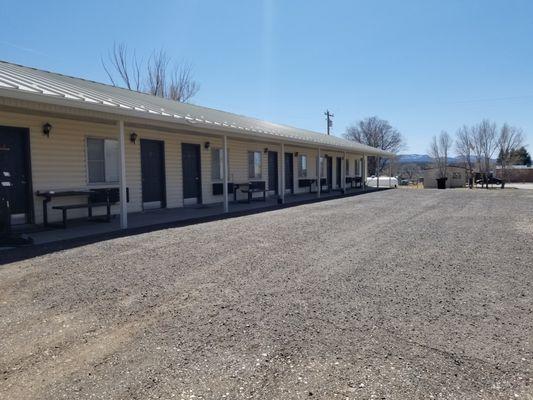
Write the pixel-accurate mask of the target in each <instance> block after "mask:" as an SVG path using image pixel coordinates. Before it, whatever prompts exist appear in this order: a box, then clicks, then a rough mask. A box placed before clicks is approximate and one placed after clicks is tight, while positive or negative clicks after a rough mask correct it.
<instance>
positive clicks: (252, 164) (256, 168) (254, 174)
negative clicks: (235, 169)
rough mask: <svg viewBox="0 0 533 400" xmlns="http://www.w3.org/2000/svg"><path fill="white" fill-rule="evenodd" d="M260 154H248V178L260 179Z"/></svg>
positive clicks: (258, 152) (256, 152) (252, 152)
mask: <svg viewBox="0 0 533 400" xmlns="http://www.w3.org/2000/svg"><path fill="white" fill-rule="evenodd" d="M261 164H262V163H261V152H260V151H249V152H248V178H250V179H261Z"/></svg>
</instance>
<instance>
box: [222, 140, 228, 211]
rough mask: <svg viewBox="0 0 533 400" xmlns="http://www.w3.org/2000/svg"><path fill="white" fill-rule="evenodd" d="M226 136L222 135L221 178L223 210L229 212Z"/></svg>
mask: <svg viewBox="0 0 533 400" xmlns="http://www.w3.org/2000/svg"><path fill="white" fill-rule="evenodd" d="M228 169H229V168H228V137H227V136H226V135H224V169H223V174H224V178H223V180H222V182H223V183H222V185H223V187H222V193H223V195H224V212H225V213H227V212H229V201H228Z"/></svg>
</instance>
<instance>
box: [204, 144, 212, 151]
mask: <svg viewBox="0 0 533 400" xmlns="http://www.w3.org/2000/svg"><path fill="white" fill-rule="evenodd" d="M209 147H211V143H210V142H205V143H204V149H206V150H207V149H208V148H209Z"/></svg>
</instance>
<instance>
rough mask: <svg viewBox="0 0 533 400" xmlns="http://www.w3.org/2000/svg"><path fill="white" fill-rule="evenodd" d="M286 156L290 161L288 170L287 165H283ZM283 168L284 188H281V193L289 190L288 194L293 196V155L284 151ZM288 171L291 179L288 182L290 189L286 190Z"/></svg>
mask: <svg viewBox="0 0 533 400" xmlns="http://www.w3.org/2000/svg"><path fill="white" fill-rule="evenodd" d="M288 155H289V156H290V159H291V165H290V169H288V168H287V164H286V163H285V161H286V159H287V156H288ZM283 166H284V170H285V176H284V177H283V180H284V183H285V187H284V188H283V193H287V190H290V192H289V193H290V194H294V153H291V152H290V151H286V152H285V153H283ZM289 171H291V172H290V176H291V178H292V179H291V180H290V187H289V188H287V183H288V180H287V173H288V172H289Z"/></svg>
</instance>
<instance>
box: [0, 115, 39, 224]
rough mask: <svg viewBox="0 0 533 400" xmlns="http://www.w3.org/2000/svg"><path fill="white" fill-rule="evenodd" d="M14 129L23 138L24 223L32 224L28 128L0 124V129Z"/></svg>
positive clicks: (31, 183) (32, 209)
mask: <svg viewBox="0 0 533 400" xmlns="http://www.w3.org/2000/svg"><path fill="white" fill-rule="evenodd" d="M1 128H5V129H14V130H16V131H18V132H19V133H20V134H21V135H22V136H23V138H24V149H23V153H24V158H25V160H24V161H25V162H24V167H25V168H26V175H27V182H28V184H27V187H26V197H27V201H26V224H33V223H34V222H35V207H34V200H33V172H32V166H31V147H30V138H31V135H30V128H28V127H20V126H10V125H0V129H1Z"/></svg>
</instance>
